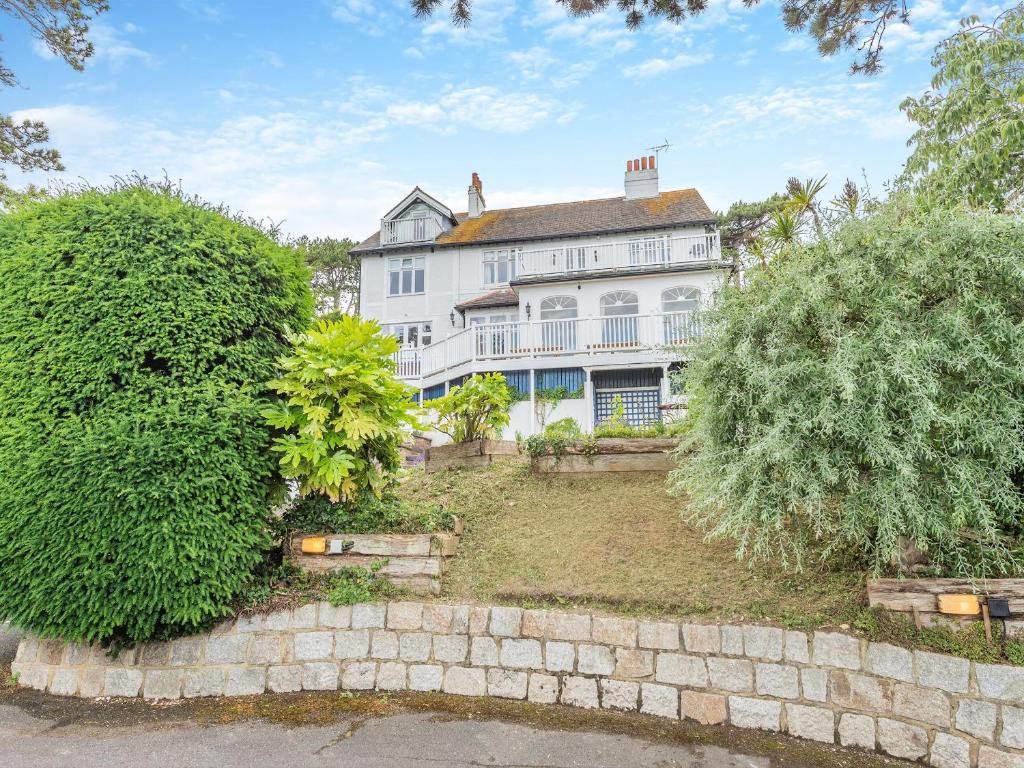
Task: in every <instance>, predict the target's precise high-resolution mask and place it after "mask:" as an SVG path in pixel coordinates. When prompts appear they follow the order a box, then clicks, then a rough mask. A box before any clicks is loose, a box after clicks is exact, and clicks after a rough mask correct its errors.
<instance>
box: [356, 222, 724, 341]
mask: <svg viewBox="0 0 1024 768" xmlns="http://www.w3.org/2000/svg"><path fill="white" fill-rule="evenodd" d="M702 234H704V228H703V227H677V228H674V229H659V230H649V231H638V232H629V233H619V234H615V235H603V236H594V237H583V238H573V239H569V238H558V239H551V240H537V241H530V242H522V243H507V244H502V245H484V246H480V245H473V246H459V247H449V248H434V247H433V246H432V245H429V244H427V245H425V246H424V247H422V248H419V249H415V250H414V249H409V250H407V251H403V252H400V253H386V254H385V255H383V256H378V255H372V256H363V257H362V264H361V278H362V279H361V282H360V307H361V313H362V315H363V316H364V317H368V318H372V319H374V320H377V321H378V322H380V323H381V324H382V325H387V324H390V323H417V322H431V323H433V329H432V331H433V341H434V343H436V342H438V341H440V340H441V339H444V338H446V337H448V336H450V335H451V334H452V333H455V332H456V331H459V330H462V328H463V327H464V326H463V319H462V318H461V317H460V316H459V313H458V312H456V313H455V327H454V328H453V327H452V323H451V320H450V319H449V316H450V314H451V312H452V311H453V309H454V307H455V305H456V304H459V303H461V302H464V301H468V300H469V299H473V298H476V297H477V296H480V295H482V294H484V293H487V292H488V291H491V290H494V286H485V285H484V275H483V253H484V251H490V250H495V249H501V248H508V247H510V246H511V247H522V248H523V249H525V250H534V249H543V248H561V247H564V246H567V245H597V244H601V243H611V242H625V241H627V240H629V239H632V238H636V237H665V236H667V237H684V236H696V235H702ZM431 251H433V252H431ZM397 256H424V257H425V259H424V260H425V274H424V285H425V291H424V292H423V293H422V294H416V295H407V296H388V295H387V260H388V258H391V257H397ZM721 274H722V273H721V272H720V271H715V270H705V271H702V272H689V273H678V272H676V273H671V274H666V275H659V276H656V277H654V276H652V277H647V276H645V277H619V278H607V279H601V280H586V281H579V283H577V281H572V282H571V283H563V284H554V283H545V284H543V285H539V286H532V285H531V286H519V287H517V290H518V291H519V293H520V318H519V319H521V320H525V319H526V316H525V311H524V310H523V307H525V305H526V302H527V301H529V302H530V303H531V305H532V306H533V310H534V314H533V319H534V320H537V319H539V310H540V299H542V298H544V297H546V296H555V295H565V294H567V293H578V294H579V299H580V310H579V313H580V317H597V316H598V314H599V313H598V305H597V296H599V295H600V294H602V293H606V292H608V291H610V290H619V289H629V290H637V291H638V292H641V295H640V312H641V313H646V312H659V311H661V304H660V294H661V291H662V290H663V289H664V288H669V287H673V286H676V285H695V286H697V287H700V288H701V289H702V293H706V292H707V291H706V289H707V288H710V287H711V286H713V285H714V284H716V282H717V281H719V280H720V279H721ZM611 283H614V285H611ZM577 284H579V285H581V288H580V289H579V291H577V289H576V285H577ZM569 288H571V289H572V290H571V291H569V290H568V289H569ZM591 305H592V306H591ZM501 311H514V310H513V309H509V310H493V312H494V313H495V314H496V313H499V312H501Z"/></svg>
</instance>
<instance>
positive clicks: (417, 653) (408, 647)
mask: <svg viewBox="0 0 1024 768" xmlns="http://www.w3.org/2000/svg"><path fill="white" fill-rule="evenodd" d="M430 646H431V637H430V635H428V634H427V633H426V632H405V633H404V634H402V636H401V637H399V638H398V656H399V658H400V659H401V660H402V661H427V660H428V659H429V658H430Z"/></svg>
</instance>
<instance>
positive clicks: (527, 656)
mask: <svg viewBox="0 0 1024 768" xmlns="http://www.w3.org/2000/svg"><path fill="white" fill-rule="evenodd" d="M501 666H503V667H508V668H511V669H543V668H544V662H543V660H542V658H541V649H540V640H532V639H524V640H514V639H511V638H505V639H503V640H502V641H501Z"/></svg>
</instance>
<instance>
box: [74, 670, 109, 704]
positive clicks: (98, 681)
mask: <svg viewBox="0 0 1024 768" xmlns="http://www.w3.org/2000/svg"><path fill="white" fill-rule="evenodd" d="M78 695H79V696H81V697H82V698H83V699H95V698H97V697H99V696H102V695H103V670H102V669H100V668H98V667H86V668H85V669H83V670H82V674H81V676H80V677H79V679H78Z"/></svg>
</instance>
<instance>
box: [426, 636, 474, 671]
mask: <svg viewBox="0 0 1024 768" xmlns="http://www.w3.org/2000/svg"><path fill="white" fill-rule="evenodd" d="M468 653H469V638H468V637H467V636H466V635H434V658H435V659H437V660H438V661H443V662H445V663H446V664H461V663H463V662H464V661H465V660H466V656H467V654H468Z"/></svg>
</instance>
